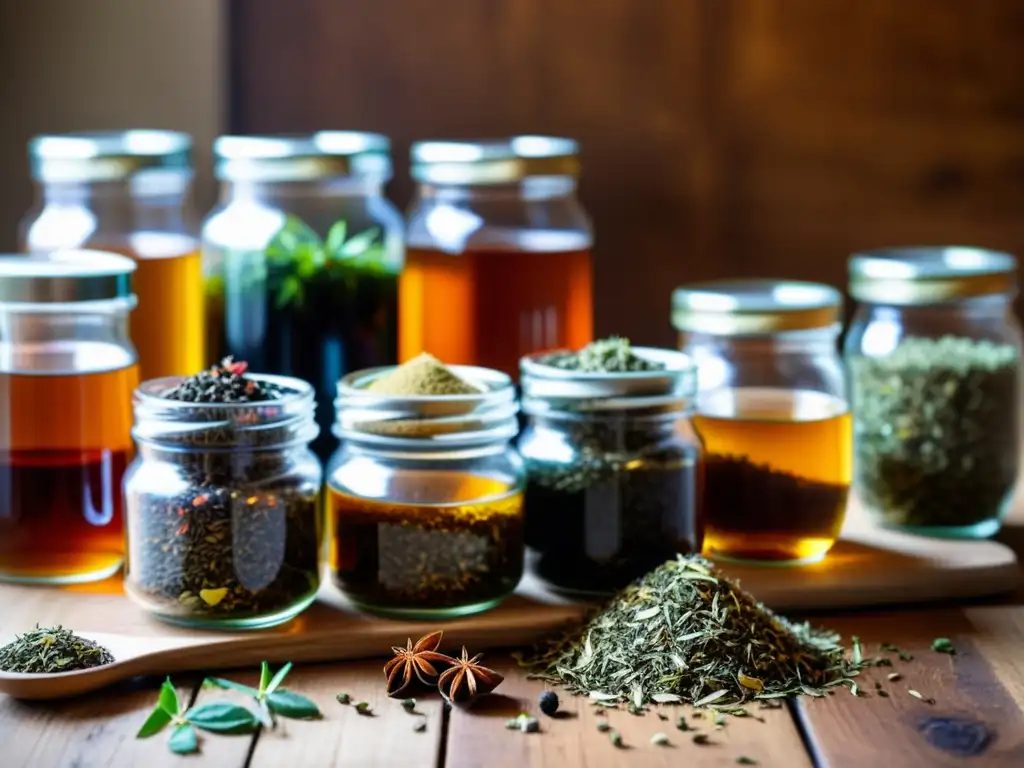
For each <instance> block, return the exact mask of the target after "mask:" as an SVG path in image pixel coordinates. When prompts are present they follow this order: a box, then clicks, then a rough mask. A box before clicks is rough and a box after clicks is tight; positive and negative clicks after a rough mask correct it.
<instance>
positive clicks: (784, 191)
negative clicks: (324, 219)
mask: <svg viewBox="0 0 1024 768" xmlns="http://www.w3.org/2000/svg"><path fill="white" fill-rule="evenodd" d="M229 23H230V38H231V65H230V74H231V82H232V89H231V91H232V104H231V110H230V117H229V123H230V127H231V129H232V130H235V131H245V132H261V131H303V130H312V129H317V128H355V129H364V130H376V131H381V132H384V133H387V134H389V135H391V136H392V137H393V139H394V141H395V155H396V161H397V162H396V167H397V173H396V180H395V182H394V183H393V184H392V187H391V192H392V195H393V197H394V198H395V199H396V200H397V201H398V202H399V203H400V204H402V205H404V204H405V202H406V201H407V200H408V196H409V192H410V185H409V182H408V178H407V174H406V169H405V165H406V161H407V153H408V146H409V142H410V141H411V140H412V139H414V138H420V137H477V136H498V135H506V134H509V133H517V132H531V133H553V134H564V135H569V136H573V137H575V138H578V139H579V140H580V141H581V143H582V146H583V152H584V176H583V178H582V195H583V200H584V203H585V204H586V206H587V208H588V209H589V211H590V213H591V214H592V216H593V218H594V219H595V222H596V229H597V261H596V264H597V278H596V290H597V305H596V311H597V330H598V332H599V333H602V334H604V333H609V332H619V333H625V334H628V335H629V336H631V337H633V338H634V340H636V341H643V342H648V343H652V342H656V343H670V342H671V340H672V339H673V332H672V331H671V328H670V325H669V294H670V290H671V288H672V287H673V286H674V285H676V284H678V283H680V282H683V281H688V280H697V279H705V278H714V277H722V276H740V275H742V276H785V277H793V278H803V279H810V280H821V281H826V282H829V283H833V284H836V285H842V284H843V283H844V280H845V259H846V256H847V254H848V253H849V252H850V251H852V250H854V249H857V248H862V247H871V246H878V245H886V244H902V243H937V242H955V243H961V244H967V243H970V244H979V245H986V246H992V247H999V248H1006V249H1010V250H1014V251H1018V252H1021V253H1022V255H1024V125H1022V120H1024V46H1022V40H1024V3H1021V2H1019V0H974V1H973V2H970V3H965V2H954V1H950V0H942V1H938V2H937V1H936V0H900V1H899V2H893V1H892V0H859V1H858V2H841V3H840V2H821V0H558V2H552V1H551V0H289V1H288V2H277V0H235V2H233V4H232V6H231V9H230V21H229Z"/></svg>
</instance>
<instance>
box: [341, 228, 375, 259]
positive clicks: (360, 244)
mask: <svg viewBox="0 0 1024 768" xmlns="http://www.w3.org/2000/svg"><path fill="white" fill-rule="evenodd" d="M379 237H380V227H370V228H369V229H364V230H363V231H362V232H360V233H359V234H358V235H353V236H352V237H351V238H349V239H348V241H346V243H345V244H344V245H343V246H341V250H340V251H338V255H339V256H342V257H345V258H348V257H351V256H359V255H360V254H362V253H363V252H365V251H366V250H367V249H368V248H369V247H370V246H371V245H373V244H374V242H375V241H376V240H377V238H379Z"/></svg>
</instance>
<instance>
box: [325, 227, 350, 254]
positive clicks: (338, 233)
mask: <svg viewBox="0 0 1024 768" xmlns="http://www.w3.org/2000/svg"><path fill="white" fill-rule="evenodd" d="M347 234H348V222H346V221H345V220H344V219H340V220H338V221H336V222H334V225H333V226H332V227H331V229H330V231H328V233H327V240H325V241H324V250H325V251H327V253H328V254H329V255H331V256H338V255H340V253H341V246H342V245H343V244H344V243H345V235H347Z"/></svg>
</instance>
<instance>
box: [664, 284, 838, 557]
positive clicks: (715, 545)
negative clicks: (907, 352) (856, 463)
mask: <svg viewBox="0 0 1024 768" xmlns="http://www.w3.org/2000/svg"><path fill="white" fill-rule="evenodd" d="M841 318H842V297H841V296H840V294H839V292H838V291H837V290H835V289H834V288H831V287H829V286H826V285H819V284H816V283H802V282H795V281H789V280H725V281H718V282H709V283H699V284H694V285H688V286H683V287H681V288H678V289H676V291H675V293H674V294H673V297H672V322H673V325H674V326H675V327H676V329H677V330H678V331H679V346H680V349H682V350H683V351H684V352H686V353H688V354H690V355H692V356H693V359H694V361H695V362H696V364H697V415H696V417H695V419H694V422H695V424H696V428H697V432H698V433H699V434H700V437H701V440H702V441H703V444H704V451H705V464H704V466H705V474H704V511H705V525H706V527H705V536H704V548H705V551H706V553H707V554H708V555H709V556H711V557H714V558H718V559H722V560H739V561H748V562H755V563H769V564H801V563H811V562H815V561H817V560H820V559H822V558H823V557H824V556H825V555H826V553H827V552H828V551H829V549H830V548H831V547H832V545H833V543H835V541H836V539H837V538H838V536H839V530H840V528H841V527H842V525H843V521H844V519H845V516H846V506H847V497H848V495H849V488H850V480H851V472H852V468H851V461H852V459H851V456H852V444H851V417H850V408H849V404H848V400H847V394H846V381H845V378H844V372H843V364H842V359H841V358H840V356H839V351H838V347H837V339H838V336H839V332H840V328H841Z"/></svg>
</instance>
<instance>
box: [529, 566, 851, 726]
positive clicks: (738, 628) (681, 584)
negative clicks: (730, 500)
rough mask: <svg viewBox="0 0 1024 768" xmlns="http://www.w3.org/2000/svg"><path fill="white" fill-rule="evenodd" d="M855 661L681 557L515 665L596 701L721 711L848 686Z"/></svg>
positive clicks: (817, 633)
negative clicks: (709, 707) (677, 704)
mask: <svg viewBox="0 0 1024 768" xmlns="http://www.w3.org/2000/svg"><path fill="white" fill-rule="evenodd" d="M857 656H858V654H857V653H855V654H854V658H853V659H852V660H847V659H846V657H845V655H844V652H843V647H842V646H841V645H840V644H839V636H838V635H836V634H834V633H832V632H828V631H824V630H817V629H812V628H811V627H810V626H809V625H807V624H793V623H791V622H789V621H787V620H786V619H785V618H783V617H781V616H777V615H776V614H774V613H772V612H771V611H770V610H769V609H768V608H766V607H765V606H763V605H762V604H761V603H759V602H757V601H756V600H755V599H754V598H753V597H752V596H751V595H749V594H748V593H747V592H744V591H743V590H741V589H740V588H739V587H738V586H737V585H736V584H734V583H732V582H730V581H729V580H728V579H726V578H724V577H723V576H722V575H721V574H720V573H718V572H717V571H716V570H715V568H714V567H713V566H712V565H711V564H710V563H709V562H708V561H707V560H705V559H704V558H702V557H699V556H695V555H691V556H685V557H684V556H682V555H680V556H679V557H678V558H677V559H676V560H671V561H669V562H666V563H665V564H664V565H662V566H660V567H658V568H656V569H655V570H653V571H651V572H650V573H648V574H647V575H646V576H644V577H643V578H641V579H639V580H638V581H636V582H634V583H633V584H631V585H630V586H628V587H627V588H626V589H624V590H622V591H621V592H619V593H618V594H617V595H616V596H615V597H614V598H612V599H611V600H610V602H608V603H607V604H606V605H604V606H603V607H601V608H599V609H597V610H596V611H595V612H594V613H593V614H592V615H591V616H590V617H589V619H587V620H586V621H585V622H584V623H583V624H582V626H580V627H577V628H576V629H574V630H573V631H571V632H569V633H567V634H565V635H563V636H562V637H559V638H556V639H554V640H553V641H551V642H550V643H549V644H547V645H546V646H544V647H541V648H540V649H538V650H536V651H535V653H534V654H533V656H532V657H528V658H525V659H523V660H522V662H521V663H523V664H524V665H525V666H527V667H531V668H532V669H533V672H532V674H531V677H537V678H541V679H544V680H547V681H549V682H553V683H560V684H562V685H564V686H565V687H566V688H568V689H569V690H570V691H573V692H574V693H582V694H589V695H590V697H591V698H594V699H597V700H599V701H606V702H609V703H611V702H626V703H628V704H629V706H630V707H631V708H640V707H643V705H644V704H646V703H649V702H657V703H667V702H684V703H689V704H694V705H696V706H706V705H714V706H716V707H721V706H729V705H738V704H742V703H744V702H746V701H750V700H752V699H775V698H784V697H788V696H794V695H798V694H808V695H814V696H820V695H824V693H825V690H826V689H827V688H829V687H832V686H835V685H839V684H843V683H846V684H849V685H850V686H851V688H853V686H855V685H856V683H855V682H854V680H853V679H852V678H853V677H855V676H856V674H857V670H858V669H859V668H860V667H861V666H862V662H861V660H860V659H859V658H857Z"/></svg>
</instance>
